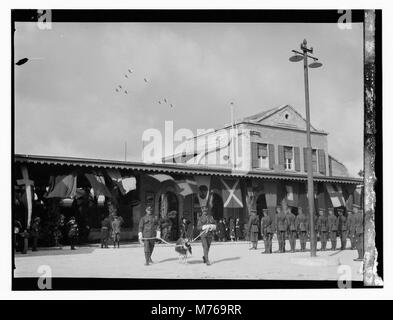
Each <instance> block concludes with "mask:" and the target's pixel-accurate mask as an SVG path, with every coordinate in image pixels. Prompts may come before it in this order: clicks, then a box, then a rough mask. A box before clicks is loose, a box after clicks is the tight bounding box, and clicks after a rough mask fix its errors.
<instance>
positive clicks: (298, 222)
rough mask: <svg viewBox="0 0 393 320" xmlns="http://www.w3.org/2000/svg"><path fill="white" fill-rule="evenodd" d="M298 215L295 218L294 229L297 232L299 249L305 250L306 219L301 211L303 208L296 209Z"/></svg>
mask: <svg viewBox="0 0 393 320" xmlns="http://www.w3.org/2000/svg"><path fill="white" fill-rule="evenodd" d="M297 212H298V215H297V217H296V219H295V226H296V230H297V232H298V234H299V239H300V250H301V251H306V242H307V232H308V220H307V217H306V216H305V214H304V213H303V209H302V208H301V207H299V208H298V209H297Z"/></svg>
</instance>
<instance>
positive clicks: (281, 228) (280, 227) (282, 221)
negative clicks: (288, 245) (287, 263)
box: [275, 207, 288, 252]
mask: <svg viewBox="0 0 393 320" xmlns="http://www.w3.org/2000/svg"><path fill="white" fill-rule="evenodd" d="M275 224H276V230H277V239H278V251H279V252H285V233H286V232H287V229H288V226H287V221H286V217H285V214H284V213H283V212H282V210H281V207H277V208H276V223H275Z"/></svg>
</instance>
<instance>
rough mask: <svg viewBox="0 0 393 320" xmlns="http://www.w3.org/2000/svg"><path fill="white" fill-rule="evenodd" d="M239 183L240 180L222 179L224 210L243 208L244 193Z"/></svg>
mask: <svg viewBox="0 0 393 320" xmlns="http://www.w3.org/2000/svg"><path fill="white" fill-rule="evenodd" d="M239 182H240V180H239V179H236V180H235V179H223V178H221V183H222V185H223V187H224V189H223V190H222V196H223V200H224V208H243V201H242V192H241V190H240V186H239Z"/></svg>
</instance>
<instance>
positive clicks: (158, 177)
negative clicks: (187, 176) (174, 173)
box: [148, 174, 175, 182]
mask: <svg viewBox="0 0 393 320" xmlns="http://www.w3.org/2000/svg"><path fill="white" fill-rule="evenodd" d="M148 176H150V177H152V178H153V179H156V180H158V181H160V182H164V181H167V180H175V179H173V178H172V177H171V176H169V175H167V174H149V175H148Z"/></svg>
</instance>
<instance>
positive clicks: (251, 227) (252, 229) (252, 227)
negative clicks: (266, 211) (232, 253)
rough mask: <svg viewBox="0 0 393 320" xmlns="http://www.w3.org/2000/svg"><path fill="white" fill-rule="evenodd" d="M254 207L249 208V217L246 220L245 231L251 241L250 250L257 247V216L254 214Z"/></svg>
mask: <svg viewBox="0 0 393 320" xmlns="http://www.w3.org/2000/svg"><path fill="white" fill-rule="evenodd" d="M256 213H257V212H256V210H255V209H251V214H250V219H249V220H248V225H247V232H248V234H249V237H250V241H251V243H252V247H251V248H250V250H252V249H254V250H256V249H257V247H258V235H259V218H258V216H257V214H256Z"/></svg>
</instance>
